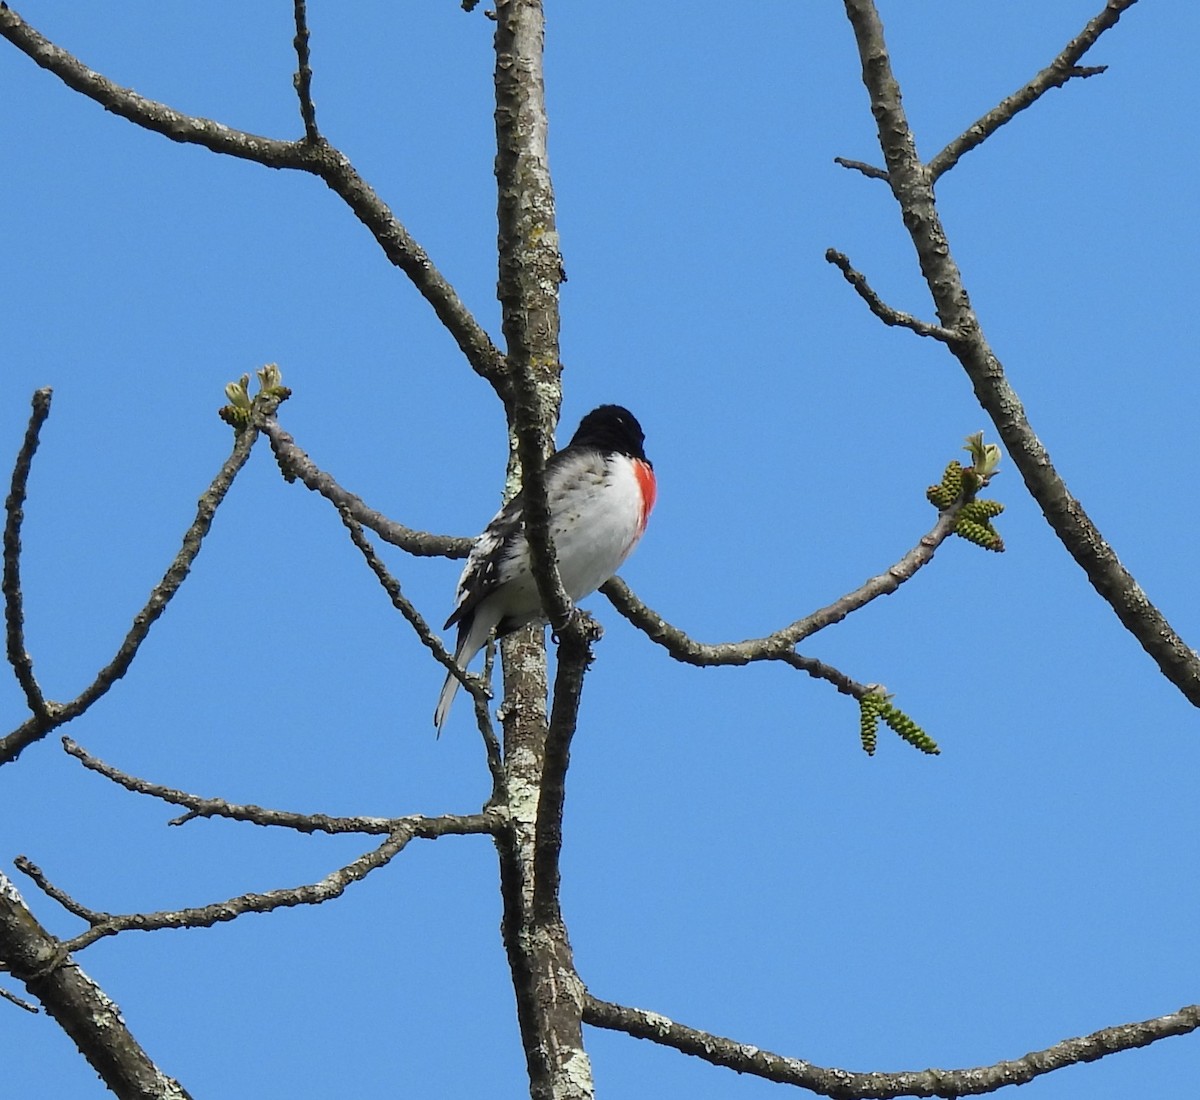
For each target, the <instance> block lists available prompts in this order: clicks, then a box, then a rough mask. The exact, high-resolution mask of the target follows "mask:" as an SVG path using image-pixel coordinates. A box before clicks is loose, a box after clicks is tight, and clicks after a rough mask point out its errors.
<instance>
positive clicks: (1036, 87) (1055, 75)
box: [926, 0, 1137, 185]
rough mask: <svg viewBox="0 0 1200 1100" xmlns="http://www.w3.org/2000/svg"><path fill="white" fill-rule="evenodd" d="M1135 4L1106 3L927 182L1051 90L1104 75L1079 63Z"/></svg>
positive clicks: (942, 156) (960, 140)
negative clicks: (1078, 80)
mask: <svg viewBox="0 0 1200 1100" xmlns="http://www.w3.org/2000/svg"><path fill="white" fill-rule="evenodd" d="M1136 3H1137V0H1108V3H1107V4H1105V5H1104V10H1103V11H1102V12H1100V14H1099V15H1097V16H1096V17H1095V18H1093V19H1092V20H1091V21H1090V22H1089V23H1088V25H1087V26H1086V27H1084V28H1083V30H1082V31H1080V32H1079V34H1078V35H1076V36H1075V37H1074V38H1072V39H1071V41H1070V42H1068V43H1067V45H1066V48H1065V49H1064V50H1063V51H1062V53H1060V54H1059V55H1058V56H1057V57H1056V58H1055V59H1054V60H1053V61H1051V62H1050V64H1049V65H1047V66H1046V68H1044V69H1043V70H1042V71H1041V72H1040V73H1038V74H1037V76H1035V77H1034V78H1033V79H1032V80H1031V81H1029V83H1028V84H1026V85H1025V86H1024V87H1023V88H1019V89H1018V90H1017V91H1015V92H1013V94H1012V95H1010V96H1005V98H1004V99H1002V100H1001V101H1000V102H999V103H998V104H997V105H996V106H995V107H993V108H992V109H991V110H990V111H988V113H987V114H985V115H984V116H983V117H982V118H980V119H978V120H977V121H975V122H973V123H972V124H971V125H970V126H968V127H967V129H966V130H965V131H964V132H963V133H961V134H959V135H958V137H956V138H955V139H954V140H953V141H951V142H950V143H949V144H948V145H947V146H946V147H945V148H944V149H943V150H942V151H941V152H940V153H938V154H937V156H935V157H934V158H933V159H932V160H931V161H930V162H929V164H928V165H926V170H927V171H928V173H929V182H930V184H931V185H932V184H934V183H936V182H937V181H938V179H939V178H940V177H941V176H943V175H945V173H947V172H949V171H950V169H951V168H953V167H954V166H955V165H956V164H957V163H958V162H959V160H960V159H961V158H962V156H963V155H964V154H965V153H969V152H970V151H971V150H972V149H975V148H978V147H979V146H980V145H982V144H983V143H984V142H985V141H986V140H987V139H988V138H989V137H991V136H992V134H994V133H995V132H996V131H997V130H999V129H1000V127H1001V126H1003V125H1005V124H1006V123H1008V122H1011V121H1012V120H1013V119H1014V118H1015V117H1016V116H1017V115H1018V114H1019V113H1020V112H1021V111H1023V110H1025V108H1026V107H1032V106H1033V104H1034V103H1036V102H1037V101H1038V100H1039V99H1040V98H1041V97H1042V96H1043V95H1045V94H1046V93H1047V92H1048V91H1050V89H1051V88H1061V87H1062V86H1063V85H1064V84H1066V83H1067V81H1068V80H1074V79H1076V78H1080V79H1086V78H1087V77H1089V76H1098V75H1099V74H1100V73H1102V72H1104V71H1105V70H1106V69H1107V68H1108V66H1107V65H1092V66H1086V67H1083V68H1081V67H1080V66H1079V59H1080V58H1081V57H1083V55H1084V54H1085V53H1087V52H1088V50H1090V49H1091V48H1092V47H1093V46H1094V45H1095V44H1096V40H1097V39H1098V38H1099V37H1100V36H1101V35H1102V34H1103V33H1104V32H1105V31H1106V30H1108V29H1109V28H1110V27H1114V26H1116V24H1117V21H1118V20H1119V19H1120V18H1121V14H1122V12H1124V11H1126V10H1128V9H1129V8H1131V7H1133V5H1134V4H1136Z"/></svg>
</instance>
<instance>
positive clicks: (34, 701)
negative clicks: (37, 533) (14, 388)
mask: <svg viewBox="0 0 1200 1100" xmlns="http://www.w3.org/2000/svg"><path fill="white" fill-rule="evenodd" d="M51 396H52V391H51V390H50V388H49V387H47V388H45V389H41V390H38V391H37V392H36V393H35V394H34V395H33V411H32V412H31V413H30V416H29V426H28V427H27V428H26V429H25V439H24V441H23V442H22V444H21V449H20V451H18V452H17V461H16V463H15V464H14V466H13V476H12V486H11V488H10V489H9V493H8V498H7V499H6V500H5V502H4V514H5V520H4V581H3V588H4V626H5V642H6V645H7V650H8V663H9V664H10V665H12V669H13V672H14V673H15V674H16V677H17V683H19V684H20V685H21V690H22V691H23V692H24V693H25V701H26V702H27V703H28V705H29V709H30V711H32V712H33V717H34V721H35V722H46V721H48V720H49V719H50V713H51V712H50V708H49V706H48V705H47V703H46V699H45V696H43V695H42V689H41V688H40V687H39V686H38V682H37V680H36V679H35V678H34V675H33V658H32V657H30V656H29V653H28V652H27V651H26V649H25V603H24V597H23V596H22V593H21V524H22V522H23V521H24V519H25V511H24V508H25V496H26V491H27V489H28V485H29V470H30V467H31V466H32V464H33V456H34V454H35V453H36V451H37V449H38V442H39V440H40V438H41V431H42V425H43V424H45V423H46V418H47V417H48V416H49V415H50V399H51Z"/></svg>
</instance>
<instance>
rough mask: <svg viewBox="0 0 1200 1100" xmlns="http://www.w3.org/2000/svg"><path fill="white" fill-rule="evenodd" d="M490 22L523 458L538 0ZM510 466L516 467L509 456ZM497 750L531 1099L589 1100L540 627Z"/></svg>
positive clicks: (532, 334)
mask: <svg viewBox="0 0 1200 1100" xmlns="http://www.w3.org/2000/svg"><path fill="white" fill-rule="evenodd" d="M496 15H497V24H496V141H497V154H496V181H497V186H498V204H497V205H498V221H499V254H500V276H499V296H500V303H501V307H502V311H503V326H504V337H505V341H506V343H507V354H508V364H507V383H506V386H505V391H504V392H505V402H506V405H507V411H508V420H509V427H510V441H511V443H512V446H513V454H514V456H515V455H516V453H517V452H518V450H520V451H521V453H522V457H523V459H524V461H523V462H522V463H521V466H522V468H523V469H524V470H526V471H527V470H528V469H529V466H530V461H529V460H530V458H533V459H534V460H535V461H536V460H538V459H543V460H544V458H545V456H546V455H547V454H548V453H549V452H550V450H551V445H552V441H553V439H554V428H555V425H556V424H557V422H558V413H559V407H560V404H561V398H562V389H561V383H560V372H561V366H560V364H559V355H558V352H559V348H558V335H559V313H558V287H559V283H560V282H561V281H562V277H563V276H562V258H561V256H560V254H559V249H558V233H557V229H556V226H555V218H554V189H553V187H552V185H551V181H550V168H549V161H548V158H547V145H546V139H547V119H546V104H545V86H544V82H543V74H542V48H543V43H544V19H543V13H542V5H541V2H540V0H501V2H500V3H498V4H497V10H496ZM514 465H515V463H514ZM539 468H540V467H539ZM503 656H504V692H505V707H504V711H503V722H504V756H505V768H506V773H507V786H508V790H507V801H508V810H509V815H510V828H509V830H508V831H507V833H506V834H505V835H504V836H503V837H501V838H500V839H499V840H498V847H499V850H500V874H501V889H502V895H503V901H504V918H503V932H504V943H505V948H506V950H507V952H508V959H509V966H510V969H511V971H512V975H513V984H514V988H515V991H516V998H517V1013H518V1019H519V1021H520V1027H521V1038H522V1042H523V1044H524V1047H525V1057H526V1061H527V1064H528V1068H529V1081H530V1095H531V1096H532V1097H533V1098H534V1100H589V1098H590V1097H591V1096H592V1095H593V1091H592V1074H591V1064H590V1062H589V1060H588V1057H587V1053H586V1052H585V1050H584V1048H583V1023H582V1018H583V987H582V984H581V982H580V981H579V977H578V975H577V974H576V972H575V965H574V961H573V959H572V956H571V947H570V943H569V941H568V939H567V932H566V927H565V925H564V924H563V921H562V915H561V912H560V910H559V907H558V899H557V896H555V897H554V898H553V899H552V901H551V904H548V905H547V904H546V903H545V900H544V899H543V900H542V904H539V905H538V906H537V907H535V906H534V904H533V896H534V889H533V887H534V851H535V847H536V836H537V811H538V801H539V794H540V790H541V781H542V772H543V768H544V765H545V747H546V726H547V721H546V706H545V699H546V651H545V644H544V641H543V635H542V632H541V630H540V629H534V628H527V629H525V630H522V631H520V632H519V633H518V634H517V635H516V636H515V637H513V638H512V639H510V640H508V641H506V642H505V644H504V649H503Z"/></svg>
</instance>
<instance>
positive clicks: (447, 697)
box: [433, 672, 458, 737]
mask: <svg viewBox="0 0 1200 1100" xmlns="http://www.w3.org/2000/svg"><path fill="white" fill-rule="evenodd" d="M457 691H458V678H457V677H456V676H455V675H454V673H453V672H447V673H446V682H445V683H444V684H442V693H441V695H439V696H438V701H437V706H436V707H435V708H434V711H433V724H434V726H435V728H436V729H437V735H438V736H439V737H441V736H442V726H443V724H444V723H445V721H446V716H447V715H448V714H449V713H450V704H451V703H453V702H454V694H455V692H457Z"/></svg>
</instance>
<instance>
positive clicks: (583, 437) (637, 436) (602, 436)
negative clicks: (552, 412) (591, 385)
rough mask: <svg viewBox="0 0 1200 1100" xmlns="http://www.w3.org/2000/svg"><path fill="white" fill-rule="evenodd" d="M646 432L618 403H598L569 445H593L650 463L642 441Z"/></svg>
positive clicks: (582, 422)
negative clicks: (597, 406) (599, 404)
mask: <svg viewBox="0 0 1200 1100" xmlns="http://www.w3.org/2000/svg"><path fill="white" fill-rule="evenodd" d="M645 440H646V433H645V432H643V431H642V426H641V424H639V423H638V422H637V417H636V416H634V415H633V413H631V412H630V411H629V410H628V409H625V408H622V407H621V406H620V405H601V406H599V408H595V409H592V411H591V412H590V413H588V414H587V416H585V417H584V418H583V419H582V420H581V421H580V422H579V427H578V428H577V429H576V430H575V434H574V435H573V436H571V442H570V444H569V446H572V447H595V448H596V449H597V450H600V451H616V452H617V454H623V455H628V456H629V457H630V458H640V459H641V460H642V461H643V462H647V463H648V462H649V459H648V458H646V452H645V450H643V444H644V443H645Z"/></svg>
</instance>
